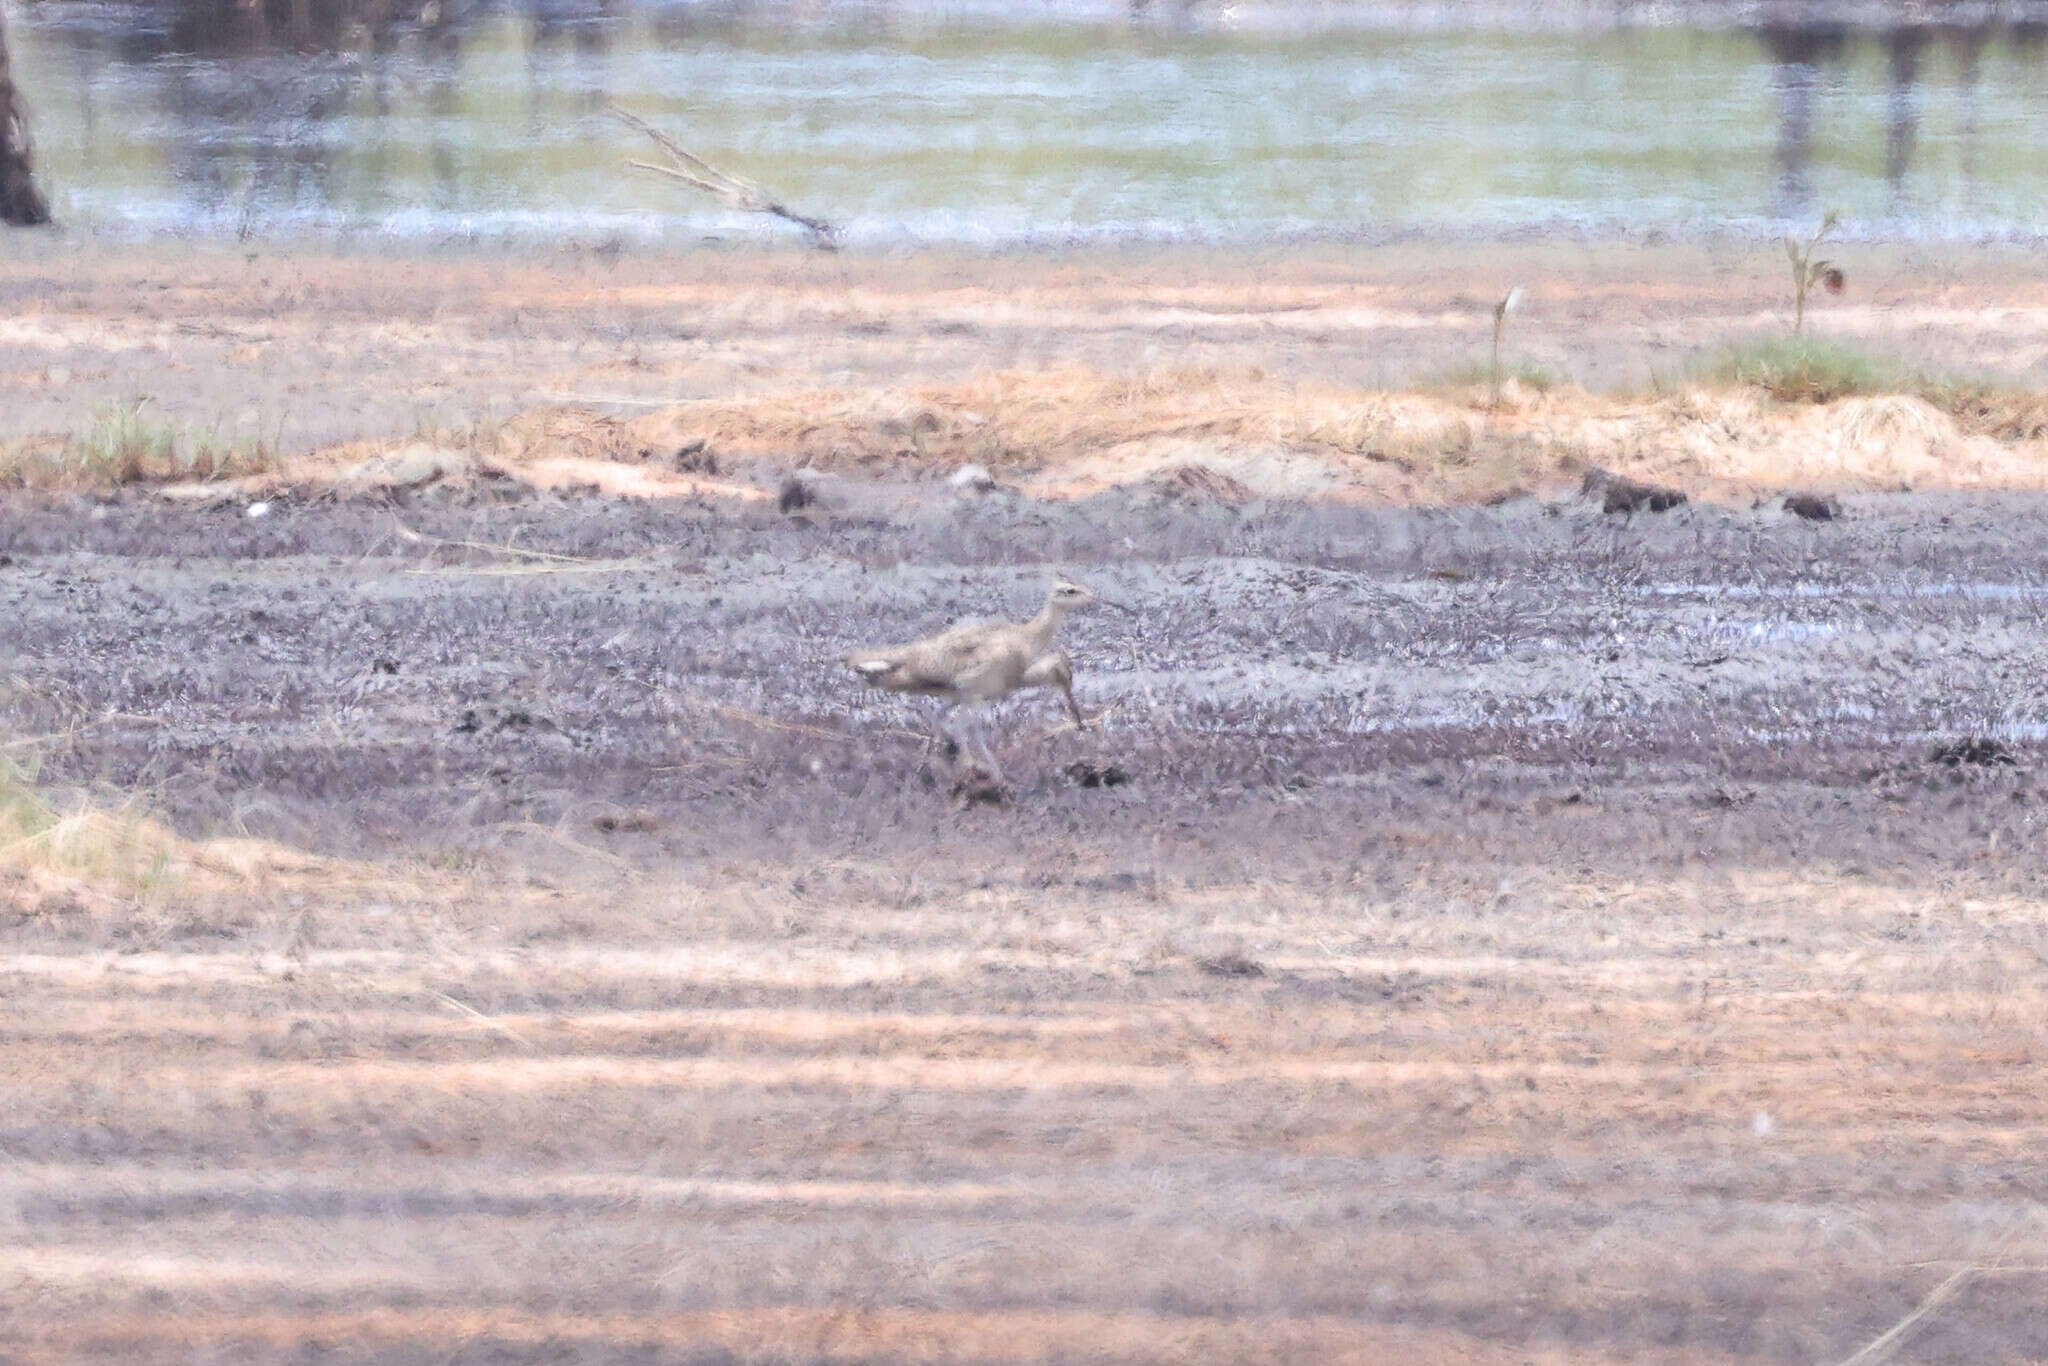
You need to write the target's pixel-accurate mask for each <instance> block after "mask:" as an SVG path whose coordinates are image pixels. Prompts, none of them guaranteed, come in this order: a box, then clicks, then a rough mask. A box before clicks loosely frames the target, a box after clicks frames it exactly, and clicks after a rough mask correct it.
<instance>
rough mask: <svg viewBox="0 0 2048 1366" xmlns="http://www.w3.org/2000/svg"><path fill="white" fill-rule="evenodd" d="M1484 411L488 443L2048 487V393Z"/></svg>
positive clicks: (1287, 491) (1077, 407) (981, 392)
mask: <svg viewBox="0 0 2048 1366" xmlns="http://www.w3.org/2000/svg"><path fill="white" fill-rule="evenodd" d="M1468 388H1469V386H1468ZM1483 405H1484V394H1483V392H1482V389H1481V388H1470V390H1469V392H1463V391H1450V392H1444V391H1439V392H1435V393H1380V392H1368V391H1358V390H1347V389H1342V388H1338V387H1335V386H1327V385H1311V384H1301V383H1291V382H1288V381H1285V380H1282V379H1279V378H1276V377H1274V376H1272V375H1269V374H1265V373H1263V372H1260V371H1257V370H1249V371H1242V372H1220V371H1214V370H1196V371H1178V370H1157V371H1150V372H1146V373H1144V374H1142V375H1136V376H1119V375H1106V374H1101V373H1098V372H1095V371H1089V370H1080V369H1067V370H1059V371H1030V372H1016V371H1010V372H1000V373H989V374H984V375H981V376H977V377H976V378H975V379H973V380H971V381H969V382H967V383H965V384H959V385H930V386H923V387H919V388H915V389H867V390H823V391H806V392H789V393H780V394H769V395H761V396H756V397H741V398H734V399H730V400H721V401H708V402H700V403H691V404H685V405H678V406H675V407H672V408H668V409H664V410H662V411H659V412H656V413H653V414H650V415H646V416H641V417H636V418H619V417H610V416H604V415H601V414H596V413H591V412H587V411H580V410H575V409H560V408H558V409H549V410H545V411H543V412H539V413H534V414H529V415H527V416H525V417H522V418H519V419H516V420H514V421H513V422H511V423H509V424H507V426H506V428H505V429H504V433H503V435H502V437H501V439H500V441H499V443H498V444H497V445H496V447H495V448H494V449H495V451H496V452H497V454H498V456H499V457H501V458H502V459H503V460H504V461H505V462H506V463H507V464H508V465H509V466H510V467H512V468H514V469H516V468H518V467H519V466H520V465H521V464H522V463H523V462H532V461H536V460H539V459H541V458H543V457H544V456H545V454H546V453H547V452H549V451H551V450H562V449H567V450H571V451H574V452H576V453H577V454H579V455H581V456H583V457H585V458H589V459H594V460H598V461H625V462H638V463H643V464H645V463H650V462H651V463H654V464H660V463H662V462H663V461H665V460H667V459H669V458H670V453H671V452H679V451H692V450H698V449H706V450H710V451H714V452H716V453H717V455H718V457H719V458H720V459H721V460H723V461H725V462H726V463H727V464H728V465H730V466H733V467H736V468H744V467H745V466H746V465H747V463H748V462H754V463H756V464H766V465H770V466H774V467H777V468H783V467H786V466H787V465H789V464H796V465H803V466H809V467H811V468H816V469H826V470H840V471H847V472H854V473H859V474H863V475H871V476H886V477H909V478H922V477H928V476H930V475H934V474H943V473H945V472H947V471H949V470H951V469H953V468H956V467H958V466H961V465H966V464H978V465H983V466H986V467H987V468H988V469H990V470H992V471H994V472H995V473H996V475H997V476H998V478H1000V479H1002V480H1003V481H1005V482H1009V483H1013V484H1015V485H1017V486H1019V487H1021V488H1023V489H1024V490H1025V491H1026V492H1029V493H1032V494H1035V495H1038V496H1044V497H1075V496H1084V495H1087V494H1090V493H1095V492H1100V491H1102V490H1105V489H1108V488H1114V487H1123V486H1130V485H1136V484H1140V483H1145V482H1148V481H1157V480H1160V479H1161V478H1162V477H1164V476H1167V475H1169V474H1170V472H1171V471H1172V470H1174V469H1176V468H1180V467H1185V466H1193V467H1201V468H1206V469H1209V470H1211V471H1213V472H1214V474H1215V475H1216V476H1218V477H1219V478H1226V479H1230V480H1232V481H1234V482H1235V483H1236V484H1237V485H1241V486H1243V487H1244V488H1246V489H1248V490H1249V491H1250V492H1251V493H1252V494H1255V495H1258V496H1262V497H1282V498H1287V497H1299V498H1331V499H1337V500H1343V501H1363V502H1389V503H1399V502H1421V503H1462V502H1484V501H1491V500H1494V499H1497V498H1499V497H1501V496H1504V495H1506V494H1508V493H1512V492H1516V491H1528V490H1533V489H1540V488H1544V487H1556V488H1563V487H1568V486H1570V485H1572V484H1575V483H1576V481H1577V479H1578V476H1579V473H1580V471H1581V470H1582V469H1583V468H1584V466H1585V465H1586V464H1587V463H1589V462H1591V463H1597V464H1600V465H1603V466H1607V467H1609V468H1613V469H1615V470H1617V471H1619V472H1621V473H1624V474H1630V475H1634V476H1637V477H1643V478H1659V477H1676V478H1684V479H1686V480H1688V481H1689V482H1690V485H1691V486H1692V487H1693V488H1695V489H1701V488H1704V489H1706V490H1709V491H1711V490H1713V489H1715V488H1722V489H1725V490H1727V491H1728V492H1729V493H1730V494H1731V496H1734V495H1746V494H1748V493H1750V492H1752V491H1755V490H1757V489H1762V488H1775V487H1783V486H1785V485H1787V484H1800V485H1815V484H1819V485H1829V486H1841V487H1850V488H1854V487H1895V486H1896V485H1897V484H1899V483H1900V482H1901V481H1905V482H1910V483H1913V484H1914V485H1916V486H1923V487H1924V486H1930V485H1932V486H1956V487H1984V486H1993V487H2011V488H2040V487H2043V486H2044V485H2048V449H2044V448H2043V444H2042V436H2043V430H2044V415H2048V400H2043V399H2042V398H2040V397H2039V396H2034V395H2026V394H2020V393H2016V392H2007V391H2002V390H1994V389H1988V388H1981V387H1980V388H1975V389H1970V390H1967V391H1963V390H1958V391H1955V393H1954V394H1953V395H1951V394H1948V393H1931V398H1929V397H1921V396H1919V395H1917V394H1913V393H1903V394H1898V393H1891V392H1865V391H1864V389H1863V388H1862V387H1860V386H1858V385H1853V384H1852V385H1848V386H1847V387H1846V389H1845V390H1844V392H1843V393H1842V394H1839V395H1833V396H1831V397H1828V398H1827V399H1825V401H1819V400H1816V401H1801V402H1789V403H1788V402H1778V401H1774V397H1773V394H1772V391H1771V390H1770V388H1769V387H1768V386H1765V385H1761V384H1756V385H1751V384H1733V383H1731V384H1723V385H1715V384H1697V385H1689V386H1685V387H1682V388H1680V389H1678V390H1675V391H1667V392H1665V393H1662V394H1657V395H1652V396H1649V397H1646V398H1628V397H1603V396H1598V395H1591V394H1587V393H1585V392H1584V391H1582V390H1577V389H1569V388H1566V389H1543V388H1531V387H1528V386H1524V385H1522V384H1521V383H1520V382H1519V381H1517V380H1512V379H1511V380H1510V381H1509V382H1508V384H1507V385H1506V391H1505V401H1504V403H1503V405H1502V411H1500V412H1499V413H1489V412H1486V411H1484V409H1483ZM1965 409H1967V410H1968V411H1969V414H1970V415H1969V417H1968V419H1967V420H1966V421H1959V420H1958V418H1957V417H1956V416H1955V414H1956V413H1957V412H1959V411H1962V410H1965Z"/></svg>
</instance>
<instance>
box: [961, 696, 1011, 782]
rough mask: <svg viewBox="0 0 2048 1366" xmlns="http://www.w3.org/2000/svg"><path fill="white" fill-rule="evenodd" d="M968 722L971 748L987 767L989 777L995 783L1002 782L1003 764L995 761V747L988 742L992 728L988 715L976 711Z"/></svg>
mask: <svg viewBox="0 0 2048 1366" xmlns="http://www.w3.org/2000/svg"><path fill="white" fill-rule="evenodd" d="M968 724H969V726H970V727H971V730H970V731H969V735H970V737H971V739H972V741H973V748H974V750H975V751H976V752H977V753H978V754H979V755H980V759H981V762H982V764H983V765H984V766H986V768H987V769H988V776H989V779H990V780H991V781H992V782H996V783H1000V782H1002V781H1003V766H1002V764H1000V763H998V762H997V761H996V752H995V748H994V746H992V745H990V744H989V736H990V734H991V733H992V729H993V728H992V726H991V725H990V722H989V719H988V717H987V716H985V715H983V714H981V713H979V712H977V713H975V714H974V715H973V717H972V719H971V720H970V721H969V722H968Z"/></svg>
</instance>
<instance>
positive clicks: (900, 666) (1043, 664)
mask: <svg viewBox="0 0 2048 1366" xmlns="http://www.w3.org/2000/svg"><path fill="white" fill-rule="evenodd" d="M1100 602H1104V599H1102V598H1100V597H1097V596H1096V595H1095V594H1094V593H1093V592H1091V591H1090V590H1088V589H1087V588H1084V587H1083V586H1082V585H1080V584H1078V583H1075V582H1074V581H1073V580H1071V579H1065V578H1062V579H1055V580H1054V581H1053V585H1052V588H1051V590H1050V591H1049V592H1047V594H1046V598H1045V609H1044V610H1043V611H1041V612H1040V613H1039V614H1038V615H1037V616H1035V617H1033V618H1032V619H1031V620H1029V621H1021V622H1007V621H991V622H967V623H964V624H962V625H959V626H955V627H953V628H952V629H951V630H949V631H942V632H940V633H939V634H938V635H935V636H927V637H926V638H925V639H923V640H917V641H912V642H911V643H910V644H908V645H884V646H878V647H875V648H873V649H866V650H854V651H851V652H849V653H848V654H846V655H845V656H844V659H845V662H846V663H847V664H848V665H849V666H850V667H851V668H852V669H853V671H854V672H855V673H857V674H859V675H860V676H861V677H862V678H864V679H866V680H867V681H868V682H870V683H872V684H874V685H875V686H876V687H878V688H882V689H885V690H887V691H889V692H897V693H910V694H914V695H917V696H922V697H936V698H940V699H942V700H944V701H947V702H951V703H953V704H954V705H955V706H960V705H973V704H979V705H987V704H989V703H992V702H999V701H1001V700H1002V699H1003V698H1005V697H1008V696H1009V695H1010V694H1012V693H1014V692H1019V691H1022V690H1024V689H1027V688H1058V689H1059V690H1060V692H1061V694H1062V695H1063V696H1064V697H1065V698H1066V702H1067V711H1068V712H1069V714H1071V715H1072V716H1073V718H1074V724H1075V725H1076V726H1079V727H1081V728H1082V729H1084V730H1085V729H1086V728H1087V726H1088V719H1087V717H1085V716H1084V715H1082V712H1081V708H1080V706H1079V705H1078V704H1077V703H1076V702H1075V701H1074V664H1073V661H1072V660H1071V659H1069V658H1068V657H1067V654H1066V652H1065V651H1063V650H1059V649H1055V648H1054V646H1053V640H1054V638H1055V637H1057V636H1058V634H1059V629H1060V623H1061V622H1063V621H1064V620H1065V619H1066V616H1067V614H1068V613H1069V612H1072V611H1076V610H1078V609H1080V608H1083V607H1087V606H1089V605H1091V604H1094V603H1100ZM1106 605H1108V606H1114V605H1115V604H1114V603H1107V604H1106ZM983 748H984V750H985V749H986V746H984V747H983ZM988 757H989V760H990V764H991V766H992V767H993V764H994V756H993V755H990V756H988Z"/></svg>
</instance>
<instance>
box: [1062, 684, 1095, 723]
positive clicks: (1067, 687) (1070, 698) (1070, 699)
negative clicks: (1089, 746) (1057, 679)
mask: <svg viewBox="0 0 2048 1366" xmlns="http://www.w3.org/2000/svg"><path fill="white" fill-rule="evenodd" d="M1060 692H1061V693H1062V694H1064V695H1065V697H1066V699H1067V714H1068V715H1070V716H1072V717H1073V718H1074V729H1075V730H1086V729H1088V718H1087V717H1085V716H1083V715H1082V714H1081V704H1080V703H1079V702H1076V701H1075V700H1074V684H1073V681H1072V680H1068V681H1067V682H1064V683H1061V684H1060Z"/></svg>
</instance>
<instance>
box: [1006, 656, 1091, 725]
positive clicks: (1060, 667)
mask: <svg viewBox="0 0 2048 1366" xmlns="http://www.w3.org/2000/svg"><path fill="white" fill-rule="evenodd" d="M1022 686H1024V687H1027V688H1058V689H1059V690H1060V694H1061V696H1063V697H1065V698H1066V700H1067V715H1069V716H1071V717H1073V718H1074V728H1075V729H1076V730H1086V729H1088V718H1087V717H1086V716H1085V715H1083V714H1082V712H1081V704H1080V703H1079V702H1076V701H1075V700H1074V661H1073V660H1071V659H1069V658H1067V653H1066V651H1064V650H1054V651H1053V652H1052V653H1051V654H1049V655H1042V656H1040V657H1039V658H1038V659H1036V660H1033V661H1032V664H1031V667H1030V668H1028V669H1026V670H1025V671H1024V681H1023V684H1022Z"/></svg>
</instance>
